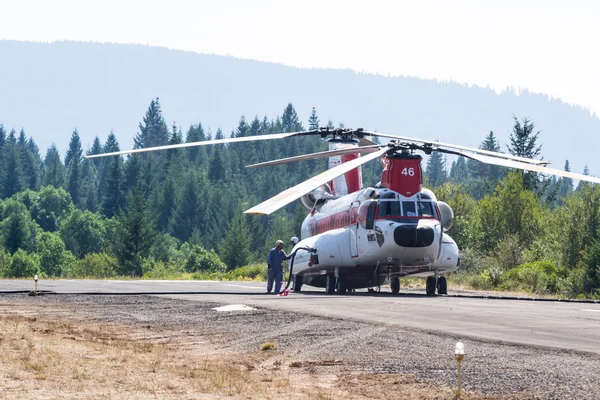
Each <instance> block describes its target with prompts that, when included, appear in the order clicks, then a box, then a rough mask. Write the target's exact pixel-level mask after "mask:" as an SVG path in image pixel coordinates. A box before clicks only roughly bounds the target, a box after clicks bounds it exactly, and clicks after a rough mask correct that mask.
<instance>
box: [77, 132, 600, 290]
mask: <svg viewBox="0 0 600 400" xmlns="http://www.w3.org/2000/svg"><path fill="white" fill-rule="evenodd" d="M314 135H318V136H320V137H321V138H322V139H323V140H326V141H327V142H328V144H329V150H327V151H323V152H319V153H312V154H305V155H300V156H295V157H288V158H284V159H278V160H272V161H267V162H263V163H259V164H253V165H249V166H247V168H259V167H267V166H272V165H280V164H287V163H292V162H299V161H303V160H314V159H319V158H329V168H328V169H327V170H326V171H325V172H322V173H320V174H318V175H316V176H313V177H311V178H309V179H307V180H305V181H304V182H301V183H299V184H297V185H296V186H293V187H291V188H289V189H287V190H284V191H283V192H281V193H279V194H277V195H276V196H274V197H272V198H270V199H267V200H265V201H263V202H262V203H260V204H258V205H256V206H254V207H252V208H250V209H248V210H246V211H245V213H247V214H256V215H269V214H271V213H273V212H275V211H277V210H279V209H281V208H282V207H285V206H286V205H288V204H290V203H292V202H293V201H296V200H299V201H300V203H301V204H302V206H303V207H305V208H306V210H307V211H308V215H307V216H306V218H305V219H304V221H303V223H302V226H301V232H300V239H298V238H294V239H296V240H294V241H293V243H294V248H293V250H292V253H291V254H294V259H293V274H292V275H291V278H292V279H293V290H294V291H295V292H301V291H302V286H303V285H309V286H314V287H322V288H325V292H326V293H327V294H335V293H337V294H340V295H342V294H346V293H348V292H349V291H352V290H355V289H365V288H366V289H369V290H370V291H372V290H375V289H374V288H378V289H379V288H380V287H381V286H382V285H384V284H386V283H389V284H390V289H391V292H392V293H393V294H397V293H399V291H400V278H401V277H406V276H414V277H423V278H426V285H425V292H426V294H427V295H435V294H436V293H437V294H438V295H446V294H447V293H448V284H447V278H446V276H447V275H448V274H449V273H451V272H454V271H456V270H458V268H459V267H460V253H459V249H458V246H457V244H456V242H455V241H454V240H453V239H452V238H451V237H450V236H449V235H448V234H447V231H448V230H450V229H451V227H452V223H453V219H454V213H453V211H452V208H451V207H450V206H449V205H448V204H446V203H444V202H442V201H438V200H437V198H436V196H435V194H434V193H433V192H432V191H431V190H429V189H427V188H424V187H423V174H422V170H421V161H422V156H421V155H420V154H419V153H421V152H422V153H424V154H426V155H430V154H431V153H432V152H441V153H445V154H451V155H457V156H460V157H466V158H469V159H472V160H476V161H479V162H482V163H486V164H493V165H499V166H503V167H509V168H517V169H521V170H527V171H534V172H540V173H544V174H553V175H557V176H563V177H568V178H573V179H578V180H584V181H589V182H594V183H600V178H596V177H592V176H588V175H581V174H577V173H572V172H569V171H561V170H557V169H552V168H548V167H547V165H548V164H549V163H548V162H547V161H543V160H536V159H529V158H523V157H518V156H513V155H509V154H504V153H497V152H492V151H487V150H482V149H475V148H470V147H465V146H460V145H454V144H449V143H442V142H438V141H429V140H424V139H419V138H412V137H405V136H398V135H390V134H385V133H379V132H374V131H366V130H364V129H362V128H359V129H349V128H339V129H330V128H319V129H315V130H309V131H301V132H284V133H277V134H265V135H258V136H245V137H236V138H226V139H216V140H208V141H202V142H191V143H181V144H174V145H166V146H158V147H148V148H140V149H133V150H125V151H118V152H113V153H104V154H96V155H89V156H86V158H95V157H108V156H120V155H124V154H133V153H143V152H151V151H157V150H167V149H177V148H184V147H195V146H204V145H210V144H225V143H236V142H247V141H262V140H277V139H286V138H290V137H298V136H314ZM369 137H371V138H374V137H375V138H383V139H388V142H387V143H383V144H382V143H376V142H373V141H372V140H369V139H368V138H369ZM376 159H380V161H381V163H382V165H383V172H382V175H381V180H380V182H379V183H378V184H376V185H375V186H373V187H367V188H363V187H362V177H361V170H360V166H361V165H363V164H365V163H367V162H370V161H373V160H376ZM300 250H307V251H300Z"/></svg>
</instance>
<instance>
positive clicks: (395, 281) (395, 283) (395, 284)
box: [390, 276, 400, 294]
mask: <svg viewBox="0 0 600 400" xmlns="http://www.w3.org/2000/svg"><path fill="white" fill-rule="evenodd" d="M390 288H391V289H392V294H398V293H400V278H398V277H397V276H395V277H393V278H392V281H391V282H390Z"/></svg>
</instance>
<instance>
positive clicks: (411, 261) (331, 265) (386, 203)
mask: <svg viewBox="0 0 600 400" xmlns="http://www.w3.org/2000/svg"><path fill="white" fill-rule="evenodd" d="M301 239H302V240H301V241H300V242H299V243H298V244H297V245H296V247H295V248H294V250H295V249H296V248H299V247H310V248H314V249H316V253H315V254H310V253H308V252H303V251H299V252H297V255H296V257H295V260H294V271H293V272H294V274H297V275H299V276H302V277H303V282H304V283H306V284H309V285H312V286H323V287H324V286H325V280H326V277H327V275H334V276H336V277H340V276H342V277H345V278H346V281H347V283H346V284H347V287H348V288H349V289H352V288H364V287H372V286H378V285H381V284H383V283H385V282H386V281H389V280H390V278H392V277H402V276H407V275H414V276H422V277H427V276H433V275H435V274H445V273H448V272H451V271H455V270H456V269H458V264H459V253H458V247H457V245H456V243H455V242H454V240H452V238H451V237H450V236H448V235H447V234H445V233H444V230H443V224H442V221H441V217H440V211H439V208H438V206H437V201H436V199H435V196H434V195H433V193H432V192H431V191H429V190H427V189H423V190H421V191H419V192H417V193H415V194H413V195H412V196H410V197H406V196H403V195H401V194H399V193H397V192H395V191H392V190H390V189H387V188H384V187H381V188H367V189H362V190H360V191H358V192H355V193H351V194H349V195H346V196H343V197H341V198H338V199H335V200H328V201H324V202H323V203H322V204H319V202H317V203H316V205H315V207H314V208H313V210H312V211H311V213H310V214H309V215H308V216H307V217H306V219H305V220H304V222H303V224H302V232H301Z"/></svg>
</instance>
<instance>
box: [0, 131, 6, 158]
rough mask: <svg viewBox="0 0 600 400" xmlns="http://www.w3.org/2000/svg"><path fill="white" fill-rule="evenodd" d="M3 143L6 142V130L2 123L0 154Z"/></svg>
mask: <svg viewBox="0 0 600 400" xmlns="http://www.w3.org/2000/svg"><path fill="white" fill-rule="evenodd" d="M5 144H6V130H5V129H4V125H2V124H0V154H2V149H4V145H5Z"/></svg>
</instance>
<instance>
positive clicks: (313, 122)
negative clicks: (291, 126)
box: [308, 106, 319, 131]
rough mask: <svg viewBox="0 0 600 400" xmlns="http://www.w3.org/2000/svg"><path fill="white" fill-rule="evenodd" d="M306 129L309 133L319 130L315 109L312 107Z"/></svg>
mask: <svg viewBox="0 0 600 400" xmlns="http://www.w3.org/2000/svg"><path fill="white" fill-rule="evenodd" d="M308 129H309V130H311V131H312V130H315V129H319V117H318V116H317V109H316V108H315V107H314V106H313V108H312V111H311V112H310V117H309V118H308Z"/></svg>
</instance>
